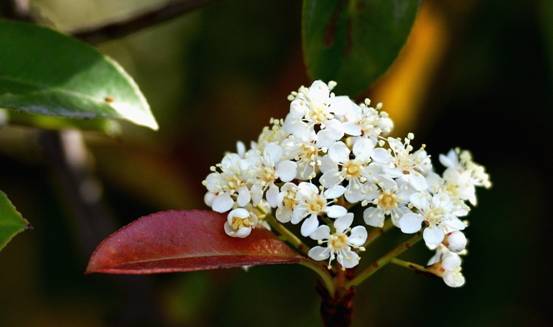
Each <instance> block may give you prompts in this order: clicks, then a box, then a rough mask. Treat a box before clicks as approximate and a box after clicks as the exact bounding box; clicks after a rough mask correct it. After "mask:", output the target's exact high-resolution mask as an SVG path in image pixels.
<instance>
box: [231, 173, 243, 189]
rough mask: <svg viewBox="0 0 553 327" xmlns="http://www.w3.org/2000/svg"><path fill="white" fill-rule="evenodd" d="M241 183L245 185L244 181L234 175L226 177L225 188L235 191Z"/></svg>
mask: <svg viewBox="0 0 553 327" xmlns="http://www.w3.org/2000/svg"><path fill="white" fill-rule="evenodd" d="M243 185H245V183H244V181H243V180H242V179H241V178H240V177H238V176H236V175H232V176H230V177H228V178H227V189H228V190H230V191H237V190H238V189H240V187H242V186H243Z"/></svg>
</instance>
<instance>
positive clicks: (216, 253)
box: [86, 210, 302, 274]
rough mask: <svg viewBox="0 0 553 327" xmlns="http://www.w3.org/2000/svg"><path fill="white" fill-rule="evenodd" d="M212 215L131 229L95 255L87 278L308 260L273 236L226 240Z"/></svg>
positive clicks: (176, 217) (171, 215)
mask: <svg viewBox="0 0 553 327" xmlns="http://www.w3.org/2000/svg"><path fill="white" fill-rule="evenodd" d="M224 222H225V217H224V216H222V215H220V214H217V213H215V212H212V211H202V210H190V211H163V212H158V213H154V214H151V215H148V216H145V217H142V218H139V219H138V220H136V221H134V222H132V223H130V224H129V225H127V226H125V227H123V228H121V229H120V230H118V231H117V232H115V233H113V234H112V235H110V236H109V237H108V238H106V239H105V240H104V241H103V242H102V243H101V244H100V245H99V246H98V248H97V249H96V250H95V251H94V253H93V254H92V257H91V258H90V261H89V263H88V267H87V269H86V272H87V273H109V274H155V273H167V272H179V271H195V270H206V269H218V268H232V267H241V266H253V265H266V264H283V263H297V262H298V261H299V260H300V259H301V258H302V257H301V256H300V255H299V254H297V253H296V252H294V250H292V249H291V248H290V247H288V245H286V244H285V243H284V242H282V241H280V240H279V239H278V238H277V237H276V236H275V235H274V234H272V233H271V232H269V231H267V230H262V229H255V230H253V231H252V233H251V235H250V236H248V237H247V238H244V239H240V238H233V237H230V236H228V235H226V234H225V232H224V230H223V224H224Z"/></svg>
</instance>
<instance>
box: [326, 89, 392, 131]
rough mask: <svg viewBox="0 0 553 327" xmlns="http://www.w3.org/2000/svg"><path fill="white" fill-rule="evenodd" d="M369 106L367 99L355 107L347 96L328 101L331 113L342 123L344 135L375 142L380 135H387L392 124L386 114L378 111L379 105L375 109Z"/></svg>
mask: <svg viewBox="0 0 553 327" xmlns="http://www.w3.org/2000/svg"><path fill="white" fill-rule="evenodd" d="M369 105H370V100H368V99H367V100H366V101H365V103H363V104H361V105H357V104H355V103H354V102H353V101H351V99H350V98H349V97H347V96H336V97H334V98H332V99H331V100H330V106H331V107H332V108H333V111H334V112H335V113H336V114H337V115H338V116H341V119H342V120H343V121H344V123H343V125H342V128H343V130H344V132H345V133H346V134H348V135H351V136H361V135H363V136H364V137H368V138H370V139H372V140H374V141H376V140H377V139H378V137H379V136H380V135H381V134H388V133H389V132H390V131H391V130H392V128H393V126H394V123H393V122H392V120H391V119H390V118H389V117H388V114H387V113H386V112H383V111H380V109H381V108H382V105H381V104H378V105H377V107H376V108H373V107H369Z"/></svg>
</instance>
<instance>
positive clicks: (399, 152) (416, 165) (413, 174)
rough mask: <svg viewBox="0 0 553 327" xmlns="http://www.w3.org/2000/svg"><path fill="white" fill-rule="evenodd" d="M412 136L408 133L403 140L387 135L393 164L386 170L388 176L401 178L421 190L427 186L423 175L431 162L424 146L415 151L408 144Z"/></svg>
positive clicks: (430, 166)
mask: <svg viewBox="0 0 553 327" xmlns="http://www.w3.org/2000/svg"><path fill="white" fill-rule="evenodd" d="M413 138H414V136H413V134H412V133H409V135H408V137H406V138H405V139H404V140H403V142H402V141H401V139H398V138H392V137H389V138H388V139H387V141H388V145H389V146H390V149H391V150H392V156H393V166H392V167H391V168H388V169H387V170H386V172H387V174H388V176H390V177H393V178H401V179H403V180H405V181H406V182H408V183H409V184H411V186H413V187H414V188H415V189H416V190H417V191H423V190H426V189H427V188H428V183H427V181H426V178H425V175H426V174H427V173H428V172H430V171H431V169H432V163H431V162H430V156H429V155H428V154H427V153H426V151H425V150H424V146H423V147H421V148H420V149H418V150H417V151H415V152H412V151H413V146H412V145H411V144H410V142H411V140H412V139H413Z"/></svg>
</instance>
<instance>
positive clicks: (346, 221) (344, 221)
mask: <svg viewBox="0 0 553 327" xmlns="http://www.w3.org/2000/svg"><path fill="white" fill-rule="evenodd" d="M344 210H345V209H344ZM351 223H353V214H352V213H348V214H345V215H343V216H341V217H340V218H338V219H336V220H335V221H334V227H335V228H336V232H338V233H343V232H344V231H345V230H346V229H347V228H348V227H349V226H351Z"/></svg>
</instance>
